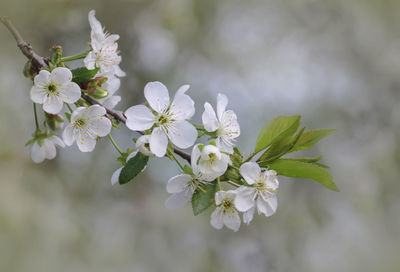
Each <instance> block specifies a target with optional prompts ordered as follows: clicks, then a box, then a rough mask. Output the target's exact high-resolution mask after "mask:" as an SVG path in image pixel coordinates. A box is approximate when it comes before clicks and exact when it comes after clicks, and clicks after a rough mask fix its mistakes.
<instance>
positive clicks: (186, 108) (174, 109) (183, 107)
mask: <svg viewBox="0 0 400 272" xmlns="http://www.w3.org/2000/svg"><path fill="white" fill-rule="evenodd" d="M194 112H195V108H194V101H193V100H192V99H191V98H190V96H188V95H186V94H177V95H175V98H174V100H173V101H172V104H171V107H170V109H169V113H170V114H172V115H173V119H174V120H178V121H180V120H186V119H189V118H191V117H192V116H193V115H194Z"/></svg>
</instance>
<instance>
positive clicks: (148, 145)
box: [144, 143, 150, 151]
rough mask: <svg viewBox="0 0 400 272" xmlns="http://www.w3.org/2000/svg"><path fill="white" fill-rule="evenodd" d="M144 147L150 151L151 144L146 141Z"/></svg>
mask: <svg viewBox="0 0 400 272" xmlns="http://www.w3.org/2000/svg"><path fill="white" fill-rule="evenodd" d="M144 148H146V149H147V150H148V151H150V144H149V143H145V144H144Z"/></svg>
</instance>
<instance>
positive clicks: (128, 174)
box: [118, 153, 149, 184]
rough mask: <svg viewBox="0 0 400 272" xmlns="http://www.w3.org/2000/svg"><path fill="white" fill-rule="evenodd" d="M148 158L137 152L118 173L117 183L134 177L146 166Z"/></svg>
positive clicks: (122, 182)
mask: <svg viewBox="0 0 400 272" xmlns="http://www.w3.org/2000/svg"><path fill="white" fill-rule="evenodd" d="M148 160H149V157H147V156H144V155H142V153H138V154H136V156H134V157H133V158H131V159H130V160H129V161H128V162H127V163H126V164H125V166H124V168H122V170H121V173H120V174H119V180H118V182H119V184H125V183H128V182H129V181H131V180H132V179H133V178H134V177H136V176H137V175H138V174H139V173H140V172H142V171H143V169H144V168H145V167H146V165H147V162H148Z"/></svg>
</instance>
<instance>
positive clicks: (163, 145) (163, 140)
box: [149, 127, 168, 157]
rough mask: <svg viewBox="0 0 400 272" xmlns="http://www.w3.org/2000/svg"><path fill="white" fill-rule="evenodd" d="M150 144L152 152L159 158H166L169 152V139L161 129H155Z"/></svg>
mask: <svg viewBox="0 0 400 272" xmlns="http://www.w3.org/2000/svg"><path fill="white" fill-rule="evenodd" d="M149 143H150V150H151V152H153V153H154V154H155V155H156V156H157V157H164V155H165V153H166V152H167V146H168V138H167V135H165V133H164V131H162V129H161V128H160V127H156V128H154V129H153V132H152V133H151V136H150V140H149Z"/></svg>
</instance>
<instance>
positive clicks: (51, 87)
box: [47, 83, 57, 94]
mask: <svg viewBox="0 0 400 272" xmlns="http://www.w3.org/2000/svg"><path fill="white" fill-rule="evenodd" d="M56 91H57V87H56V85H55V84H54V83H51V84H50V85H49V86H47V92H49V93H51V94H54V93H55V92H56Z"/></svg>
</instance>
